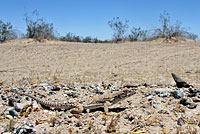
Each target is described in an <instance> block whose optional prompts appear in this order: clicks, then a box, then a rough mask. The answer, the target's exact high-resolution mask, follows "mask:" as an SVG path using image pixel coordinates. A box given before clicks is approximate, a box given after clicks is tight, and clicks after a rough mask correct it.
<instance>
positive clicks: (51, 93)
mask: <svg viewBox="0 0 200 134" xmlns="http://www.w3.org/2000/svg"><path fill="white" fill-rule="evenodd" d="M55 94H56V93H54V92H49V93H48V95H49V96H51V95H55Z"/></svg>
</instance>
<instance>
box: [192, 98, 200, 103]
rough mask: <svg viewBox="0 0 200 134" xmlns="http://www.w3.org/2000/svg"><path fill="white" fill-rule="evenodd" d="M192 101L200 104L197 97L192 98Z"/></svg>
mask: <svg viewBox="0 0 200 134" xmlns="http://www.w3.org/2000/svg"><path fill="white" fill-rule="evenodd" d="M192 100H193V101H194V102H200V98H199V97H193V98H192Z"/></svg>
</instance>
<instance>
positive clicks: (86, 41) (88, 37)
mask: <svg viewBox="0 0 200 134" xmlns="http://www.w3.org/2000/svg"><path fill="white" fill-rule="evenodd" d="M83 42H84V43H90V42H92V37H90V36H86V37H85V38H83Z"/></svg>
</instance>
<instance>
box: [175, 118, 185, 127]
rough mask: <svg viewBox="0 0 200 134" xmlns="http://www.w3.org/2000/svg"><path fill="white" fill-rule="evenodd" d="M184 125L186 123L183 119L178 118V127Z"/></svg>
mask: <svg viewBox="0 0 200 134" xmlns="http://www.w3.org/2000/svg"><path fill="white" fill-rule="evenodd" d="M184 124H185V121H184V120H183V118H178V120H177V125H179V126H182V125H184Z"/></svg>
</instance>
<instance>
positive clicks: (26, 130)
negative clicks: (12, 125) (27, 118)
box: [14, 125, 36, 134]
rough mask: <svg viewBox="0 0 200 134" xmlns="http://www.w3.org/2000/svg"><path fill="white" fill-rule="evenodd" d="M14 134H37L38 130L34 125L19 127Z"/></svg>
mask: <svg viewBox="0 0 200 134" xmlns="http://www.w3.org/2000/svg"><path fill="white" fill-rule="evenodd" d="M14 134H36V130H35V129H34V128H33V126H32V125H28V126H27V125H25V126H21V127H18V128H17V129H16V130H15V131H14Z"/></svg>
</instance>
